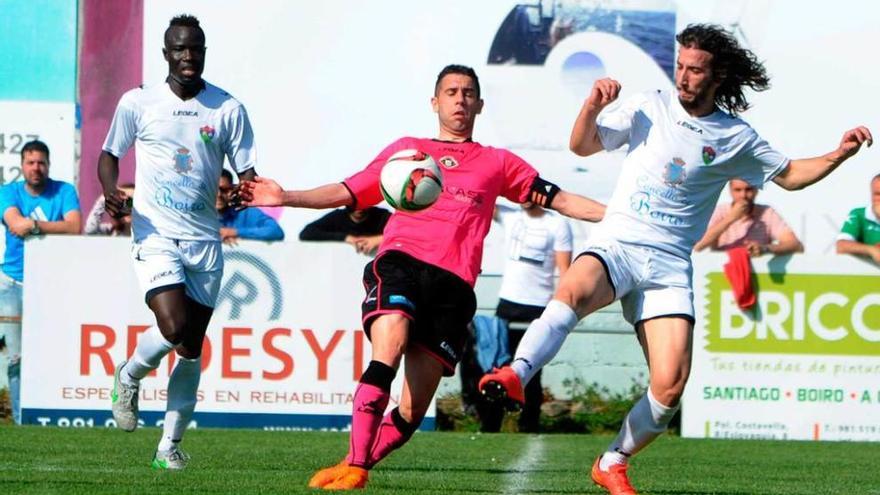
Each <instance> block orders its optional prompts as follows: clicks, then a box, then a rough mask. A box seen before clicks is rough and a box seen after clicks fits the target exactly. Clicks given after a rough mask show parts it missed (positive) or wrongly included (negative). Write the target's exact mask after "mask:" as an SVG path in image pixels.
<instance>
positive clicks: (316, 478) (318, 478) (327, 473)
mask: <svg viewBox="0 0 880 495" xmlns="http://www.w3.org/2000/svg"><path fill="white" fill-rule="evenodd" d="M346 472H348V462H346V461H345V459H343V460H341V461H339V464H337V465H335V466H331V467H328V468H324V469H322V470H320V471H318V472H317V473H315V474H314V475H313V476H312V479H310V480H309V488H324V485H328V484H330V483H333V482H334V481H336V480H337V479H338V478H341V477H342V475H344V474H345V473H346Z"/></svg>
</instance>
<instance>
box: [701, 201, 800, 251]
mask: <svg viewBox="0 0 880 495" xmlns="http://www.w3.org/2000/svg"><path fill="white" fill-rule="evenodd" d="M730 207H731V204H730V203H723V204H720V205H718V206H717V207H716V208H715V212H714V213H713V214H712V218H711V219H710V220H709V225H714V224H715V223H717V222H720V221H721V220H722V219H723V218H724V217H726V216H727V215H728V214H730ZM788 230H791V228H790V227H789V226H788V224H787V223H785V220H783V219H782V217H781V216H779V214H778V213H776V211H775V210H774V209H773V208H771V207H769V206H767V205H759V204H756V205H755V210H754V211H753V212H752V214H751V215H746V216H745V217H743V218H740V219H739V220H737V221H736V222H733V223H732V224H730V227H728V228H727V230H725V231H724V232H722V233H721V236H720V237H719V238H718V241H717V246H718V247H717V248H716V249H718V250H725V251H726V250H728V249H730V248H733V247H738V246H744V245H745V243H746V241H753V242H757V243H758V244H760V245H767V244H770V243H772V242H773V241H775V240H777V239H779V237H780V236H781V235H782V234H783V233H784V232H786V231H788Z"/></svg>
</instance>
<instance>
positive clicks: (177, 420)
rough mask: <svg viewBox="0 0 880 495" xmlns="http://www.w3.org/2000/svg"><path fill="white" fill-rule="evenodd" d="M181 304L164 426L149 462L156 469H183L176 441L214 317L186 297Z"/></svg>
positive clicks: (192, 402) (188, 413)
mask: <svg viewBox="0 0 880 495" xmlns="http://www.w3.org/2000/svg"><path fill="white" fill-rule="evenodd" d="M184 304H185V307H186V312H185V313H184V314H185V315H186V323H185V327H184V331H183V335H182V338H181V342H180V344H178V345H177V346H176V348H175V350H176V351H177V355H178V359H177V364H176V365H175V366H174V370H173V371H172V372H171V376H170V377H169V379H168V405H167V407H166V412H165V423H164V427H163V432H162V439H161V440H160V441H159V446H158V448H157V450H156V456H155V459H154V461H153V467H154V468H157V469H183V468H184V467H186V462H187V461H188V460H189V456H188V455H187V454H185V453H184V452H183V451H182V450H180V442H181V440H183V434H184V432H185V431H186V427H187V426H188V425H189V422H190V420H191V419H192V415H193V412H194V411H195V407H196V402H197V397H198V388H199V381H200V380H201V375H202V359H201V355H202V344H203V343H204V340H205V333H206V332H207V330H208V323H209V322H210V321H211V316H212V315H213V314H214V309H213V308H211V307H208V306H204V305H202V304H199V303H198V302H196V301H194V300H193V299H191V298H189V297H185V301H184Z"/></svg>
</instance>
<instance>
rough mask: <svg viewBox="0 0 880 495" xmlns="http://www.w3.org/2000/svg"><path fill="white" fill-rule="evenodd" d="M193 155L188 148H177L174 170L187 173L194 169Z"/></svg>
mask: <svg viewBox="0 0 880 495" xmlns="http://www.w3.org/2000/svg"><path fill="white" fill-rule="evenodd" d="M192 163H193V159H192V155H191V154H190V152H189V150H188V149H186V148H177V153H174V171H175V172H177V173H178V174H185V173H187V172H189V171H190V170H192Z"/></svg>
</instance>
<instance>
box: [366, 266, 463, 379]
mask: <svg viewBox="0 0 880 495" xmlns="http://www.w3.org/2000/svg"><path fill="white" fill-rule="evenodd" d="M364 289H365V290H366V292H367V295H366V298H364V302H363V304H362V305H361V310H362V312H363V313H362V314H363V317H362V318H363V324H364V332H366V334H367V338H369V337H370V326H371V325H372V324H373V321H375V319H376V318H378V317H379V316H381V315H383V314H401V315H403V316H405V317H406V318H408V319H409V320H410V332H409V343H410V345H413V344H414V345H418V346H419V347H421V348H422V349H424V350H425V351H427V352H428V353H430V354H431V355H432V356H434V357H435V358H437V360H439V361H440V362H441V363H442V364H443V368H444V369H443V374H444V375H445V376H452V375H453V374H455V365H456V363H458V361H459V359H461V353H462V351H463V350H464V343H465V339H466V337H467V335H468V324H469V323H470V321H471V319H473V317H474V313H475V312H476V311H477V298H476V296H475V295H474V290H473V289H472V288H471V286H470V285H468V284H467V282H465V281H464V280H462V279H461V278H460V277H458V276H457V275H455V274H453V273H451V272H448V271H446V270H443V269H442V268H438V267H436V266H434V265H430V264H428V263H425V262H423V261H419V260H417V259H415V258H413V257H412V256H410V255H408V254H404V253H402V252H400V251H385V252H384V253H381V254H380V255H379V256H377V257H376V259H374V260H373V261H371V262H369V263H367V266H366V267H365V268H364Z"/></svg>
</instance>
